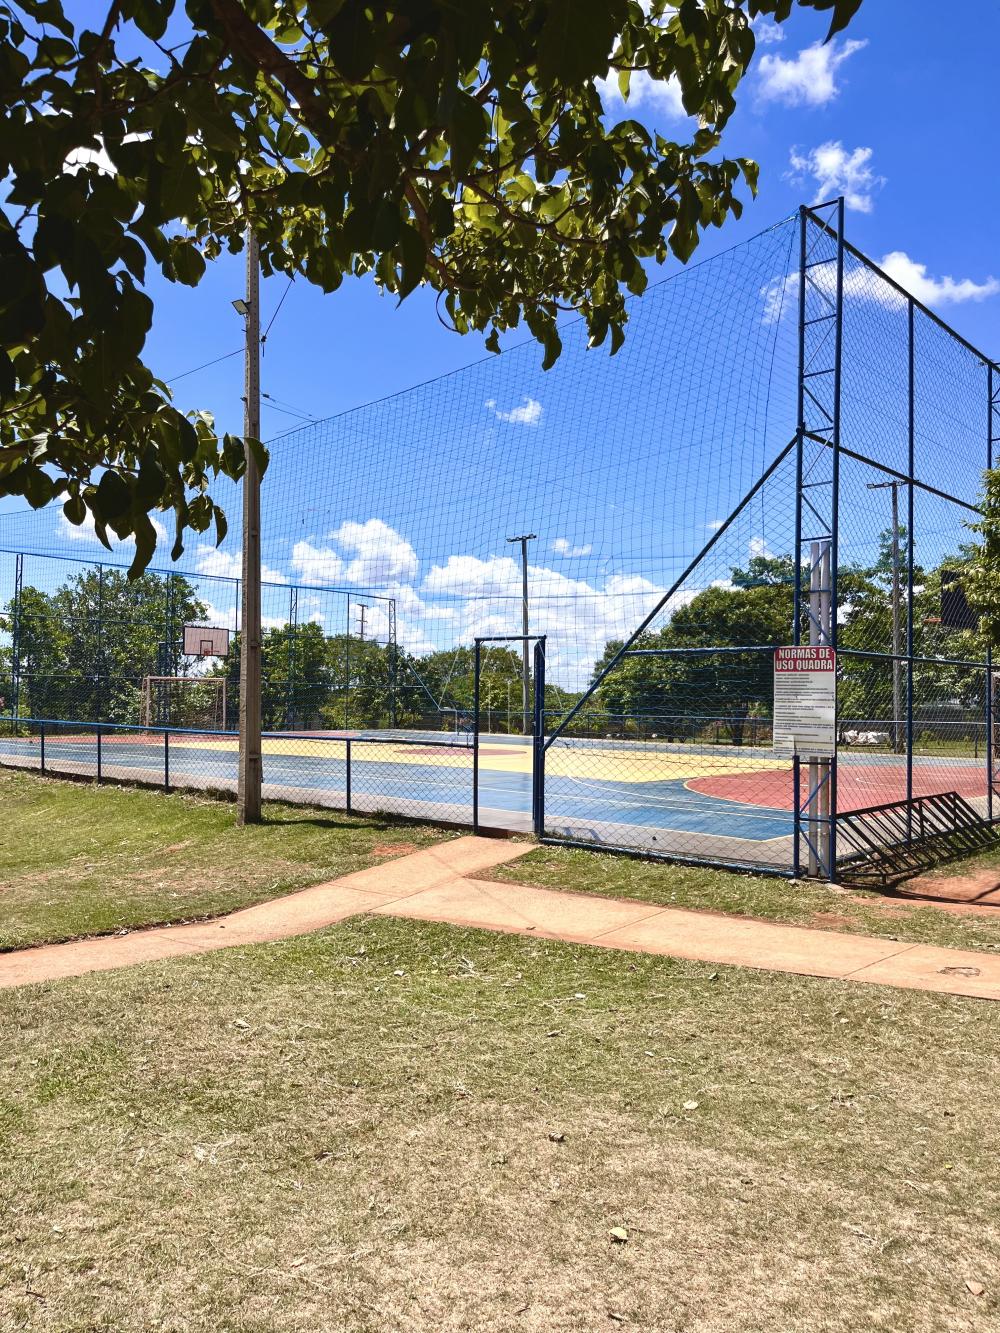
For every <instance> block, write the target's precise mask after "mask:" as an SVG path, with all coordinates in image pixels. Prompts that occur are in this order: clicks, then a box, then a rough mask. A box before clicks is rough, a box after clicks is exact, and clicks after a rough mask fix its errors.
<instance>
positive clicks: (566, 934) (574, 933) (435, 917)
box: [376, 879, 660, 944]
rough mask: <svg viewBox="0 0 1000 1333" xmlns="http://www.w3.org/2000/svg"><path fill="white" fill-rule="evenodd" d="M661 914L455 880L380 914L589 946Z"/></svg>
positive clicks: (613, 902)
mask: <svg viewBox="0 0 1000 1333" xmlns="http://www.w3.org/2000/svg"><path fill="white" fill-rule="evenodd" d="M659 910H660V909H658V908H656V907H653V906H650V905H649V904H648V903H634V902H621V901H620V900H618V899H615V898H597V897H593V896H589V895H583V894H569V893H560V892H558V891H556V890H551V889H537V888H532V887H529V886H527V885H523V884H499V883H486V882H484V881H482V880H470V879H455V880H452V881H450V882H449V883H447V884H442V885H439V886H438V887H436V888H432V889H427V890H425V891H424V892H423V893H418V894H414V895H413V897H410V898H406V899H404V900H401V901H398V902H394V903H389V904H387V905H386V906H384V907H380V908H379V909H378V910H377V913H376V915H380V916H401V917H406V918H409V919H411V920H419V921H447V922H449V923H450V924H452V925H460V926H475V927H480V928H482V929H485V930H501V931H505V932H515V933H524V934H529V933H530V934H534V935H538V936H543V937H547V938H550V939H564V940H572V941H574V942H576V943H584V944H586V943H588V942H589V941H591V940H593V939H595V938H596V937H597V936H598V935H603V934H606V933H607V932H608V931H611V930H614V929H616V928H617V927H621V926H626V925H628V924H630V923H632V922H636V921H640V920H642V919H643V918H644V917H648V916H650V915H651V914H653V913H656V912H658V911H659Z"/></svg>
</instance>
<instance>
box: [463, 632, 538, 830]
mask: <svg viewBox="0 0 1000 1333" xmlns="http://www.w3.org/2000/svg"><path fill="white" fill-rule="evenodd" d="M513 643H519V644H520V645H521V662H522V667H521V675H520V680H519V681H518V682H517V684H518V685H519V687H520V691H521V700H520V703H521V707H520V708H519V709H516V710H514V711H513V712H512V711H511V708H510V707H509V705H508V706H507V707H506V708H504V707H503V704H504V703H505V701H506V700H508V699H509V690H510V686H511V681H510V679H509V678H496V679H495V678H494V676H493V674H492V673H491V672H490V658H489V653H490V649H491V647H492V646H494V645H500V644H513ZM532 645H533V646H532ZM498 688H502V689H503V691H504V695H503V697H502V698H501V697H499V696H497V694H496V691H497V689H498ZM501 719H503V720H501ZM504 720H505V721H504ZM515 720H516V724H517V725H516V726H515V725H514V723H515ZM526 724H527V725H526ZM494 727H497V729H496V730H495V729H494ZM544 747H545V635H544V634H491V635H484V636H482V637H478V638H477V639H476V640H475V652H474V684H473V702H472V831H473V833H478V832H479V831H480V829H481V828H496V829H507V830H512V831H515V832H519V833H530V832H534V833H535V834H536V835H539V836H540V835H541V832H542V827H543V823H544V799H545V795H544V793H545V784H544V759H545V749H544Z"/></svg>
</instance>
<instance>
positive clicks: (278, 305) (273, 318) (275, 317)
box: [260, 277, 295, 354]
mask: <svg viewBox="0 0 1000 1333" xmlns="http://www.w3.org/2000/svg"><path fill="white" fill-rule="evenodd" d="M294 281H295V278H294V277H291V278H289V279H288V286H287V287H286V288H285V290H284V291H283V292H282V293H281V300H280V301H279V302H278V304H277V305H276V306H275V308H274V314H273V315H272V316H271V318H270V319H269V320H268V323H267V328H266V329H265V330H264V336H263V337H262V338H261V340H260V348H261V353H262V354H263V351H264V344H265V343H266V342H267V335H268V334H269V333H270V332H271V326H272V324H273V323H274V321H275V320H276V319H277V318H278V311H279V310H280V309H281V307H282V306H283V305H284V304H285V297H286V296H287V295H288V293H289V292H290V291H291V290H292V283H293V282H294Z"/></svg>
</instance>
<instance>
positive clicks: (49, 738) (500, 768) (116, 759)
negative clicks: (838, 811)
mask: <svg viewBox="0 0 1000 1333" xmlns="http://www.w3.org/2000/svg"><path fill="white" fill-rule="evenodd" d="M706 748H707V747H703V748H701V749H700V750H696V749H695V748H694V747H685V746H682V745H666V744H663V745H661V746H658V747H649V746H636V745H635V744H634V743H633V744H629V743H628V742H609V741H586V740H571V741H567V742H562V741H560V742H558V743H557V744H556V745H555V746H553V747H552V748H551V749H550V750H549V752H548V755H547V763H546V779H545V811H546V828H547V829H551V830H552V831H554V832H559V833H567V834H572V835H574V836H581V837H584V838H586V839H587V840H589V841H597V842H604V843H609V844H616V843H622V844H623V845H625V844H631V843H633V842H636V841H637V840H638V841H640V842H641V843H642V844H643V845H650V846H654V845H655V846H666V844H665V843H664V842H663V840H662V838H658V837H657V835H658V834H666V835H674V850H678V851H683V850H685V848H684V846H683V845H681V844H682V843H683V840H684V835H685V834H687V835H691V836H692V838H693V839H695V840H697V841H698V842H701V841H702V840H703V839H704V838H706V837H707V838H710V839H718V840H720V849H719V851H720V855H721V854H722V853H723V852H724V851H725V850H726V849H727V848H728V849H729V850H730V851H732V850H733V848H734V847H735V844H737V843H739V844H744V845H745V844H754V843H756V844H762V843H767V842H770V841H772V840H775V839H785V838H787V837H789V836H790V834H791V831H792V819H791V815H790V813H788V812H787V811H785V810H778V809H769V808H766V807H764V806H755V805H751V804H747V803H745V802H737V801H732V800H727V799H722V798H719V797H715V796H711V795H706V794H704V793H702V792H698V791H694V790H691V789H690V788H689V787H688V786H687V782H688V781H689V780H690V779H692V778H694V777H698V776H704V775H706V774H715V773H731V772H743V773H746V772H748V771H753V770H754V769H756V768H759V767H761V766H767V765H773V764H774V760H773V759H772V758H771V757H770V756H769V754H768V752H766V751H745V752H743V753H739V752H734V751H732V750H729V749H728V748H727V747H716V750H715V752H713V753H707V752H706ZM41 749H42V747H41V743H40V741H39V739H38V738H37V737H32V738H30V739H28V738H24V737H14V738H12V737H5V736H0V761H6V762H8V763H13V764H15V765H17V766H18V767H32V768H37V767H40V766H41V759H42V755H41ZM44 749H45V768H46V770H47V771H49V772H52V773H55V774H58V773H59V772H63V773H67V774H73V775H77V776H81V775H82V776H94V777H96V776H97V766H98V754H97V740H96V737H95V735H94V734H93V733H90V732H87V731H81V730H79V729H78V728H75V727H74V728H73V729H72V730H70V729H69V728H67V729H66V730H65V732H64V733H63V735H62V736H60V734H59V732H58V731H56V732H55V733H54V734H47V735H46V737H45V745H44ZM100 758H101V775H102V777H105V778H108V779H114V778H120V779H125V780H129V779H131V780H137V781H143V782H150V783H163V782H164V771H165V765H166V766H167V771H168V773H169V783H170V785H171V786H173V787H193V788H196V789H197V788H203V789H204V788H221V789H225V790H231V789H233V788H234V787H235V783H236V776H237V772H236V765H237V754H236V745H235V740H234V738H231V737H228V736H211V737H201V736H197V735H190V736H188V735H178V734H172V735H171V736H170V737H169V739H168V740H167V741H166V742H164V740H163V738H161V737H157V736H150V735H148V734H141V735H136V736H134V737H133V736H130V735H128V734H121V733H118V734H109V735H107V736H105V737H104V738H103V741H102V745H101V756H100ZM347 773H348V763H347V745H346V738H345V737H340V736H326V737H309V736H294V735H288V736H272V737H269V738H268V739H266V740H265V742H264V783H265V794H266V795H270V796H272V797H281V798H284V799H290V800H299V801H312V802H315V803H317V804H321V805H329V806H335V807H340V808H343V807H344V806H345V805H346V804H347ZM472 782H473V758H472V748H471V744H469V743H467V738H465V737H452V738H442V736H441V735H440V734H437V733H430V734H427V735H413V734H406V735H405V737H404V736H403V735H402V734H396V735H394V734H393V733H382V734H379V735H378V736H372V737H368V738H365V737H362V736H355V737H352V738H351V759H350V788H351V803H352V807H353V808H355V809H358V810H369V811H374V810H382V811H386V812H389V813H392V812H395V813H400V814H405V815H410V816H416V817H423V818H428V819H434V818H437V819H441V820H447V821H449V822H457V823H466V824H467V823H471V820H472ZM479 807H480V819H481V822H482V823H483V824H484V825H487V826H494V827H501V828H502V827H506V828H512V829H519V830H527V829H529V828H530V826H531V809H532V778H531V748H530V745H529V744H527V743H526V742H525V741H524V740H523V739H522V738H521V737H507V736H483V737H482V738H481V741H480V760H479ZM639 830H642V831H643V833H644V835H645V836H642V837H640V838H639V839H637V838H636V836H635V835H636V833H638V831H639ZM650 835H652V836H650ZM678 839H679V841H678ZM730 844H732V846H730ZM688 850H690V851H692V853H693V852H694V851H695V850H696V849H695V843H694V842H692V845H691V847H690V849H688ZM772 854H773V851H772ZM753 859H757V860H765V859H770V858H769V856H768V855H767V852H766V850H765V849H764V848H761V849H760V850H759V852H758V853H757V855H756V856H755V857H754V858H753Z"/></svg>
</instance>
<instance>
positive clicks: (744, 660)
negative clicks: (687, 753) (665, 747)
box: [595, 556, 794, 745]
mask: <svg viewBox="0 0 1000 1333" xmlns="http://www.w3.org/2000/svg"><path fill="white" fill-rule="evenodd" d="M789 567H790V568H791V569H792V571H793V573H792V578H793V579H794V565H792V563H791V560H790V559H789V558H788V557H764V556H762V557H755V559H754V560H753V561H751V565H750V568H749V569H748V570H744V571H741V570H734V571H733V575H734V582H735V579H736V576H739V577H741V578H742V580H743V581H744V582H745V583H747V584H748V585H749V586H737V587H728V588H727V587H716V588H705V589H704V590H703V591H702V592H699V593H698V594H697V595H696V596H695V597H693V598H692V599H691V601H690V602H689V603H688V604H687V606H682V607H679V608H678V609H677V610H676V611H675V612H674V613H673V615H672V616H671V618H670V620H669V622H668V623H667V624H666V625H665V626H664V627H663V628H662V629H661V630H659V631H657V632H656V633H653V634H649V635H645V636H643V638H642V640H641V641H640V642H639V643H637V644H636V645H635V646H636V647H637V648H692V649H693V648H718V647H727V648H733V647H738V646H740V645H741V644H747V645H750V644H768V645H777V644H781V643H787V642H788V640H789V638H790V630H791V624H792V611H793V605H794V594H793V584H792V583H790V582H789V580H788V570H789ZM620 647H621V643H620V642H619V643H617V644H614V643H610V644H608V646H607V648H606V649H605V652H604V655H603V657H602V659H601V660H600V661H599V662H598V663H597V665H596V667H595V676H596V675H597V674H599V673H600V671H601V670H602V669H603V667H604V665H605V664H606V663H607V662H608V661H609V660H610V658H611V657H612V656H613V655H614V653H615V652H616V651H617V650H618V649H619V648H620ZM772 695H773V660H772V655H771V654H770V653H769V652H753V653H750V652H748V653H718V654H712V655H705V654H694V653H692V654H690V655H686V654H674V655H670V656H664V657H626V658H625V659H624V661H623V662H622V663H621V665H620V666H618V667H616V668H615V670H614V671H613V672H612V673H611V675H610V676H609V677H608V678H607V680H605V681H604V682H603V683H602V684H601V686H600V690H599V700H600V705H601V707H602V708H603V709H604V710H606V711H607V712H608V713H610V714H612V715H618V716H619V717H621V718H623V719H625V718H629V719H644V726H645V729H646V730H647V731H656V732H657V733H658V734H666V735H667V736H668V737H671V736H672V737H674V738H676V739H680V738H682V737H684V736H694V735H698V734H699V733H700V732H701V731H703V730H713V729H714V725H715V723H716V722H717V721H718V722H722V723H723V724H724V726H725V729H726V732H727V733H728V736H729V739H730V740H731V741H732V743H733V744H734V745H742V743H743V740H744V736H745V732H746V723H747V720H748V719H749V718H751V717H753V716H760V717H766V716H768V715H769V714H770V711H771V699H772Z"/></svg>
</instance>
